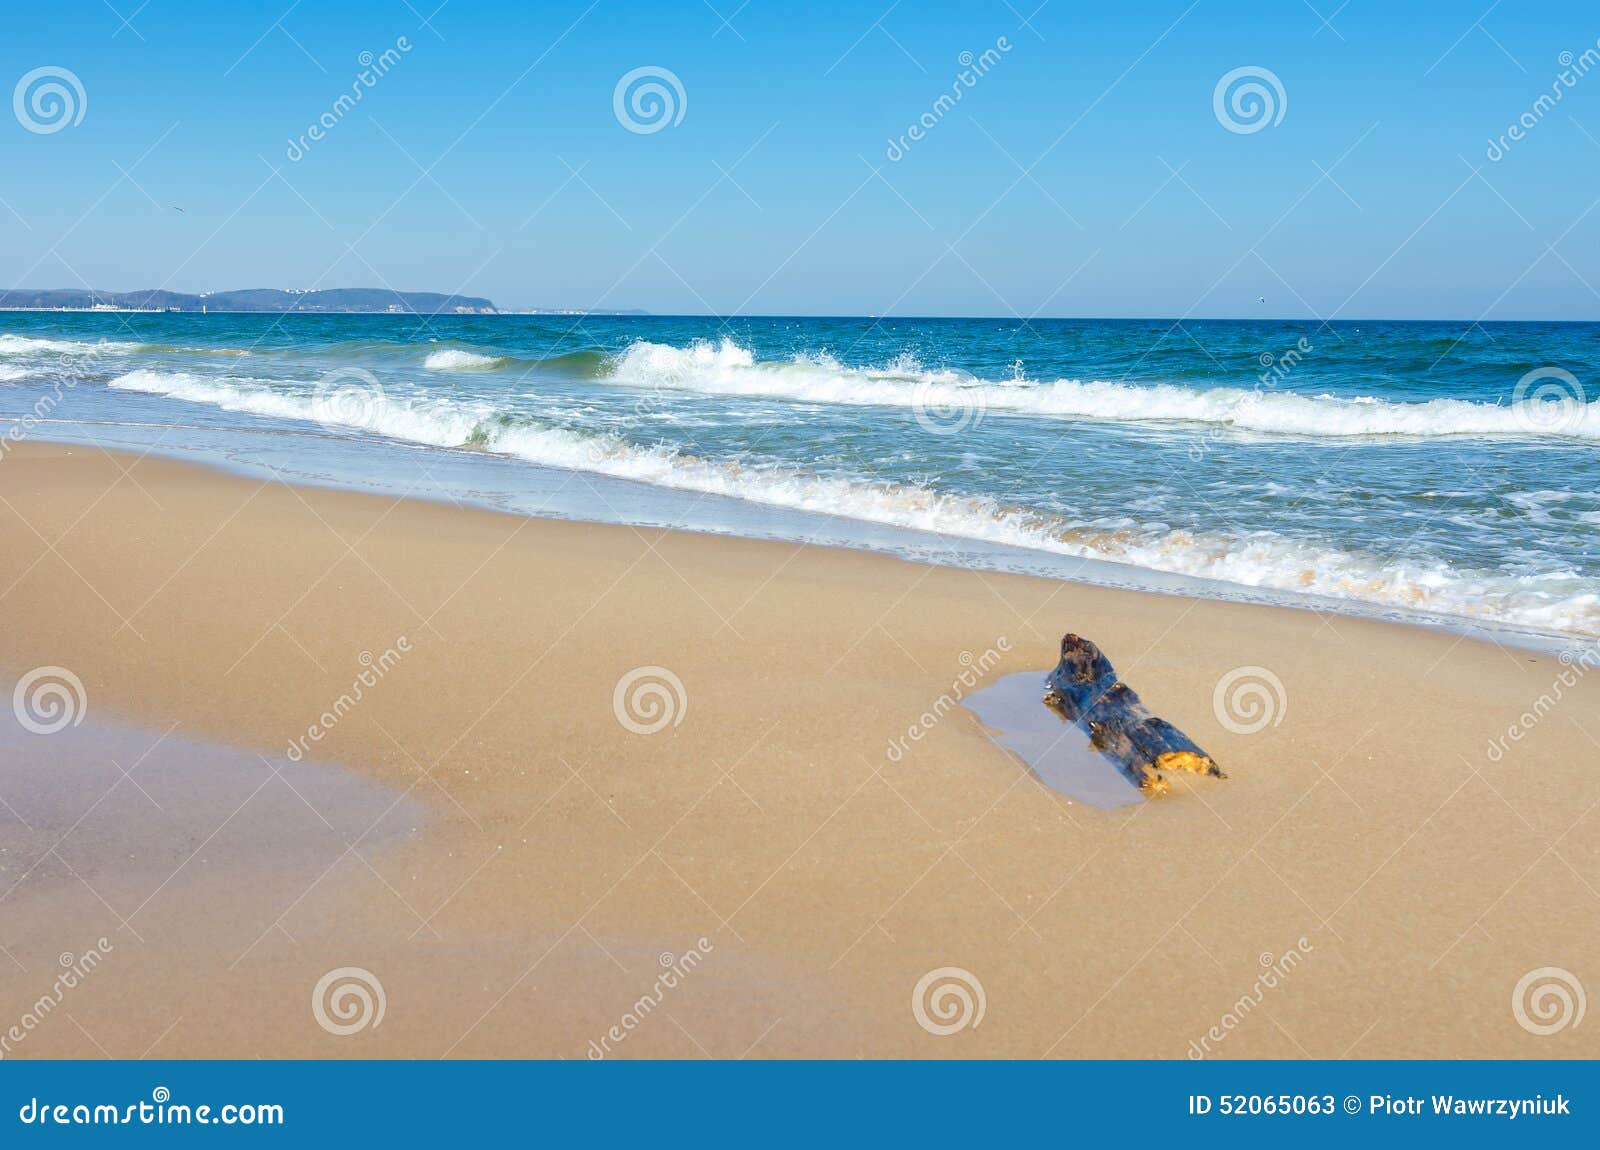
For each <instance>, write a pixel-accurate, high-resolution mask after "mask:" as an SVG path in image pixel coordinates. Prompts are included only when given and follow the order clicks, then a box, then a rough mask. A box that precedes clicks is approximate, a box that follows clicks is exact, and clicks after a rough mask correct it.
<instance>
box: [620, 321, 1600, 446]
mask: <svg viewBox="0 0 1600 1150" xmlns="http://www.w3.org/2000/svg"><path fill="white" fill-rule="evenodd" d="M609 378H610V379H611V380H612V381H615V382H617V383H622V384H627V385H630V386H635V387H650V388H666V389H672V390H678V391H694V392H701V393H705V394H712V395H737V396H747V397H762V398H771V399H789V400H797V401H800V402H804V403H819V404H852V405H862V406H881V407H909V408H918V409H921V410H941V409H942V410H954V411H974V410H987V411H994V412H1014V413H1017V414H1026V415H1038V416H1046V417H1052V418H1065V419H1089V420H1104V421H1110V422H1118V423H1144V422H1161V423H1195V424H1209V425H1214V426H1222V427H1228V428H1235V429H1238V430H1241V431H1253V432H1259V433H1263V434H1274V435H1297V436H1300V435H1304V436H1327V437H1340V438H1342V437H1349V436H1392V435H1398V436H1421V437H1432V436H1447V435H1468V436H1539V435H1542V436H1554V437H1560V438H1571V439H1587V440H1600V401H1597V402H1594V403H1589V404H1579V403H1577V402H1575V401H1574V402H1572V403H1570V404H1555V403H1544V402H1540V401H1525V402H1524V403H1521V404H1516V405H1512V404H1505V405H1496V404H1490V403H1473V402H1470V401H1467V400H1459V399H1433V400H1428V401H1426V402H1418V403H1395V402H1391V401H1388V400H1383V399H1377V398H1372V397H1356V398H1345V397H1339V396H1333V395H1299V394H1294V393H1291V392H1287V391H1257V390H1254V389H1244V388H1237V387H1219V388H1210V389H1198V388H1190V387H1182V386H1177V385H1172V384H1139V385H1134V384H1126V383H1113V382H1106V381H1103V380H1087V381H1084V380H1075V379H1058V380H1055V381H1053V382H1036V381H1029V380H1026V379H1020V378H1019V379H1014V380H1004V381H994V380H980V379H975V378H973V377H970V376H967V375H965V374H964V373H962V372H956V371H949V370H937V371H932V370H925V369H923V368H921V367H920V366H918V365H917V364H916V363H915V362H914V361H910V360H907V359H904V358H902V359H901V360H899V361H897V362H895V363H892V364H890V365H888V366H886V367H882V368H867V367H846V366H844V365H842V364H840V363H839V362H837V361H836V360H834V359H833V358H831V357H829V356H825V355H821V356H802V357H797V358H795V359H793V360H791V361H788V362H779V361H770V360H769V361H761V360H757V359H756V358H755V357H754V356H753V355H752V354H751V353H750V352H749V351H748V350H746V349H745V348H743V347H740V346H739V345H738V344H736V343H734V342H733V341H731V340H726V339H725V340H723V341H722V342H721V343H719V344H712V343H708V342H697V343H693V344H690V345H689V346H688V347H683V348H679V347H672V346H670V345H666V344H658V343H650V342H647V341H643V340H641V341H637V342H635V343H633V344H632V345H630V346H629V347H628V348H627V349H626V350H625V351H624V352H623V353H622V354H621V355H619V356H618V357H617V358H616V360H615V361H614V362H613V364H612V367H611V373H610V376H609Z"/></svg>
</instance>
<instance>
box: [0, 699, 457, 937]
mask: <svg viewBox="0 0 1600 1150" xmlns="http://www.w3.org/2000/svg"><path fill="white" fill-rule="evenodd" d="M0 800H3V805H0V880H3V883H0V890H3V889H6V888H13V887H15V888H17V894H18V895H19V896H20V895H25V894H29V893H37V894H44V893H46V892H48V891H50V890H52V889H56V888H58V887H59V886H60V884H62V883H70V884H78V883H88V884H92V889H93V890H94V891H95V893H96V894H97V896H98V897H99V898H101V899H104V900H106V902H107V903H108V904H109V905H112V906H115V907H117V908H118V909H119V911H120V912H121V913H123V914H127V913H129V911H130V910H131V908H134V907H143V906H144V904H145V903H146V902H147V901H149V900H150V899H151V898H153V897H154V894H155V892H156V891H158V890H161V889H162V888H164V887H166V886H167V884H168V883H171V882H172V881H173V880H174V879H191V878H199V877H203V876H205V875H207V874H212V875H215V874H217V873H219V872H226V873H229V874H242V875H245V876H248V878H249V879H250V880H251V883H252V885H253V886H257V887H258V889H259V888H260V887H261V886H266V885H279V884H281V885H283V886H284V887H285V889H290V890H295V889H299V888H297V887H296V884H297V883H298V884H300V887H303V885H304V883H305V882H307V881H309V880H310V879H311V878H315V877H316V876H317V875H318V874H319V873H320V872H321V871H322V870H323V868H325V867H327V866H328V865H329V863H330V862H332V861H333V860H334V859H337V858H338V857H340V855H342V854H343V853H344V852H345V851H346V849H347V847H348V846H349V844H351V843H353V842H359V843H360V848H361V849H362V850H363V851H367V850H369V849H371V848H374V847H378V846H380V845H381V844H383V843H385V842H387V841H392V840H394V839H396V838H398V837H401V836H405V835H409V834H410V833H411V832H412V831H414V830H415V829H416V828H417V827H419V826H421V825H422V824H423V823H424V822H425V821H426V817H427V812H426V808H425V807H424V805H423V804H422V802H421V801H419V800H417V799H415V798H412V797H410V796H409V795H405V794H403V793H402V792H400V791H397V790H395V789H393V788H390V787H387V786H384V785H381V784H379V783H376V782H373V781H372V780H370V779H366V778H363V777H362V776H360V775H357V774H355V773H354V772H351V771H347V770H344V769H342V768H340V767H335V766H330V765H328V764H324V763H316V762H310V761H302V762H299V763H293V762H290V761H289V760H288V759H286V758H284V757H283V756H281V755H276V756H264V755H260V754H257V753H256V752H254V751H250V750H244V749H240V748H236V747H228V746H222V745H219V744H215V743H210V742H205V741H201V740H197V739H193V738H189V737H186V736H184V735H183V734H182V733H180V732H179V731H176V730H171V731H168V732H167V733H166V734H165V735H163V734H162V732H161V731H159V730H154V731H152V730H142V729H139V728H137V727H123V726H120V725H116V724H112V723H106V722H101V721H98V720H97V719H85V720H83V721H82V722H81V723H79V724H78V725H72V724H71V723H70V722H66V721H63V725H62V726H61V727H60V729H53V730H50V731H49V732H48V733H31V732H28V731H18V732H17V733H16V735H15V736H13V737H10V738H8V739H6V740H5V741H4V744H3V745H0ZM174 885H181V884H174Z"/></svg>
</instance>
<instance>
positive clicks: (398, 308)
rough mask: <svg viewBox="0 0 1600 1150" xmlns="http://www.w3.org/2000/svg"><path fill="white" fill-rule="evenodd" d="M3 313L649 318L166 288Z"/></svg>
mask: <svg viewBox="0 0 1600 1150" xmlns="http://www.w3.org/2000/svg"><path fill="white" fill-rule="evenodd" d="M0 311H158V312H317V313H330V312H344V313H367V314H379V315H396V314H397V315H418V316H438V315H644V314H646V313H645V312H642V311H637V310H631V311H626V310H614V311H613V310H599V309H590V308H513V309H502V308H498V307H496V306H495V305H494V301H493V300H489V299H485V298H483V297H482V296H464V295H446V294H444V293H442V292H431V291H392V290H390V289H389V288H328V289H326V290H324V291H294V290H287V291H285V290H283V289H281V288H246V289H244V290H242V291H216V292H202V293H200V294H199V295H191V294H189V293H188V292H175V291H166V290H164V289H161V288H151V289H148V290H143V291H125V292H115V291H96V290H94V289H92V288H12V289H10V290H9V291H0Z"/></svg>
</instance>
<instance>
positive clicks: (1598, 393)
mask: <svg viewBox="0 0 1600 1150" xmlns="http://www.w3.org/2000/svg"><path fill="white" fill-rule="evenodd" d="M8 432H9V433H11V434H14V435H19V436H28V437H34V438H52V439H79V440H83V439H90V440H94V441H98V442H104V443H107V444H120V445H124V446H134V447H140V446H146V447H154V448H155V449H156V450H158V451H166V452H177V453H182V454H199V455H201V456H205V457H210V458H213V459H215V460H217V461H220V462H228V463H232V464H234V465H237V466H243V467H256V468H272V469H274V470H276V471H278V472H279V473H281V474H284V475H285V476H286V477H289V478H296V479H305V478H311V479H321V480H326V481H332V482H340V483H348V484H351V485H355V486H380V487H383V488H384V489H388V490H410V491H412V493H414V494H420V495H428V496H439V497H446V498H456V499H460V500H463V501H472V502H476V503H487V504H490V505H495V506H506V507H510V508H513V509H517V510H524V511H535V512H545V513H556V514H564V515H578V516H583V517H592V518H598V519H608V520H622V521H633V522H648V523H660V524H664V525H681V526H687V527H692V528H695V529H700V530H721V531H731V532H736V533H744V534H761V535H771V536H778V537H785V538H794V539H806V540H817V541H825V542H845V543H855V544H858V545H867V546H877V547H882V548H884V549H887V550H891V551H900V552H902V553H906V554H915V555H919V556H922V557H931V558H937V559H941V560H943V561H947V562H958V563H972V564H974V565H980V566H997V567H1008V568H1011V569H1021V570H1039V571H1043V572H1047V573H1056V574H1066V575H1075V576H1077V577H1088V578H1101V579H1104V580H1105V581H1109V582H1117V581H1124V582H1133V583H1135V584H1139V583H1141V582H1143V583H1148V584H1150V585H1156V586H1182V587H1184V588H1187V589H1190V590H1196V589H1198V590H1200V591H1202V593H1208V594H1219V595H1237V596H1240V597H1246V598H1262V597H1265V598H1272V599H1280V600H1281V599H1285V598H1287V599H1290V600H1295V599H1302V598H1304V599H1306V600H1307V601H1317V602H1319V603H1321V604H1323V605H1327V604H1328V603H1330V602H1331V603H1334V604H1338V605H1341V606H1342V607H1343V608H1345V609H1351V610H1360V611H1371V612H1378V613H1382V614H1389V615H1400V616H1408V615H1412V614H1414V613H1419V612H1420V613H1423V614H1424V615H1436V616H1447V617H1453V618H1457V619H1467V620H1472V621H1476V622H1477V623H1480V624H1483V625H1488V626H1492V627H1509V628H1512V629H1523V630H1531V631H1539V632H1547V633H1568V634H1573V633H1576V634H1591V635H1592V634H1600V324H1534V323H1507V324H1469V323H1466V322H1456V323H1442V322H1441V323H1432V322H1429V323H1420V322H1417V323H1390V322H1373V321H1352V322H1336V323H1332V324H1329V325H1322V324H1318V323H1315V322H1287V321H1270V320H1268V321H1185V322H1184V323H1182V324H1174V323H1173V322H1172V321H1169V320H1160V321H1156V320H1150V321H1145V320H1140V321H1105V320H1092V321H1091V320H1083V321H1064V320H1034V321H1030V322H1027V323H1023V322H1021V321H1018V320H1000V319H966V320H948V319H929V320H909V319H897V320H882V321H873V320H868V319H825V318H824V319H810V318H808V319H791V318H777V319H748V318H741V319H733V320H727V321H718V320H715V319H707V318H667V317H617V318H599V317H542V316H541V317H533V316H488V317H438V318H429V319H427V320H425V321H424V320H422V319H419V318H417V317H409V316H398V315H397V316H305V315H296V316H270V315H207V316H192V315H164V314H108V313H87V314H86V313H0V437H3V436H5V435H6V434H7V433H8ZM4 482H5V479H4V469H3V467H0V484H3V483H4ZM1107 564H1112V565H1118V566H1108V565H1107Z"/></svg>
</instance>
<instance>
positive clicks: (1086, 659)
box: [1044, 634, 1228, 797]
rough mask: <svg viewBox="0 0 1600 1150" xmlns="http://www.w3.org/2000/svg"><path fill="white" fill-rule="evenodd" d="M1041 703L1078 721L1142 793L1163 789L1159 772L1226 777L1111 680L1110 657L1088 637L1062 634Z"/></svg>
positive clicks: (1113, 676) (1129, 689) (1122, 685)
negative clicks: (1056, 659)
mask: <svg viewBox="0 0 1600 1150" xmlns="http://www.w3.org/2000/svg"><path fill="white" fill-rule="evenodd" d="M1044 701H1045V705H1046V706H1048V707H1050V708H1051V709H1052V710H1054V711H1055V712H1056V713H1057V714H1059V715H1061V716H1062V717H1063V718H1066V719H1068V720H1070V721H1072V722H1076V723H1082V724H1083V725H1084V726H1085V727H1086V728H1087V729H1088V731H1089V736H1090V740H1091V741H1092V743H1093V744H1094V746H1095V748H1096V749H1097V750H1099V751H1100V752H1101V753H1102V754H1104V755H1105V756H1106V757H1107V758H1109V759H1110V760H1111V761H1112V762H1114V763H1115V764H1116V765H1117V767H1118V769H1119V770H1121V771H1122V773H1123V774H1125V775H1127V776H1128V778H1130V779H1132V780H1133V782H1134V784H1135V785H1136V786H1137V787H1138V788H1139V789H1140V790H1141V791H1143V792H1144V793H1145V794H1146V795H1149V796H1152V797H1154V796H1156V795H1164V794H1166V793H1167V791H1168V784H1167V781H1166V779H1164V778H1162V777H1161V772H1162V771H1190V772H1192V773H1194V774H1197V775H1211V776H1213V777H1215V778H1219V779H1225V778H1227V777H1228V776H1227V775H1225V774H1223V773H1222V769H1221V768H1220V767H1218V766H1217V764H1216V763H1215V762H1214V761H1212V758H1211V756H1210V755H1208V754H1206V753H1205V752H1204V751H1202V750H1201V749H1200V748H1199V747H1197V746H1195V744H1194V740H1192V739H1190V738H1189V737H1188V736H1187V735H1185V734H1184V733H1183V732H1182V731H1180V730H1178V728H1177V727H1174V726H1173V725H1172V724H1171V723H1169V722H1167V721H1166V720H1165V719H1158V718H1156V717H1155V716H1154V715H1152V714H1151V713H1150V712H1149V711H1148V710H1146V709H1145V706H1144V704H1143V703H1142V702H1140V701H1139V696H1138V694H1136V693H1135V692H1134V690H1133V688H1132V687H1130V686H1128V684H1126V683H1124V682H1122V681H1121V680H1119V679H1118V678H1117V673H1116V671H1115V670H1113V669H1112V667H1111V660H1109V659H1107V658H1106V657H1105V655H1104V654H1102V653H1101V651H1100V648H1099V647H1096V646H1095V645H1094V644H1093V643H1091V642H1090V641H1089V640H1087V639H1084V638H1081V637H1080V636H1077V635H1072V634H1068V635H1065V636H1063V637H1062V640H1061V662H1060V663H1059V664H1057V666H1056V669H1055V670H1054V671H1051V672H1050V677H1049V678H1048V679H1046V680H1045V694H1044Z"/></svg>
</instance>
